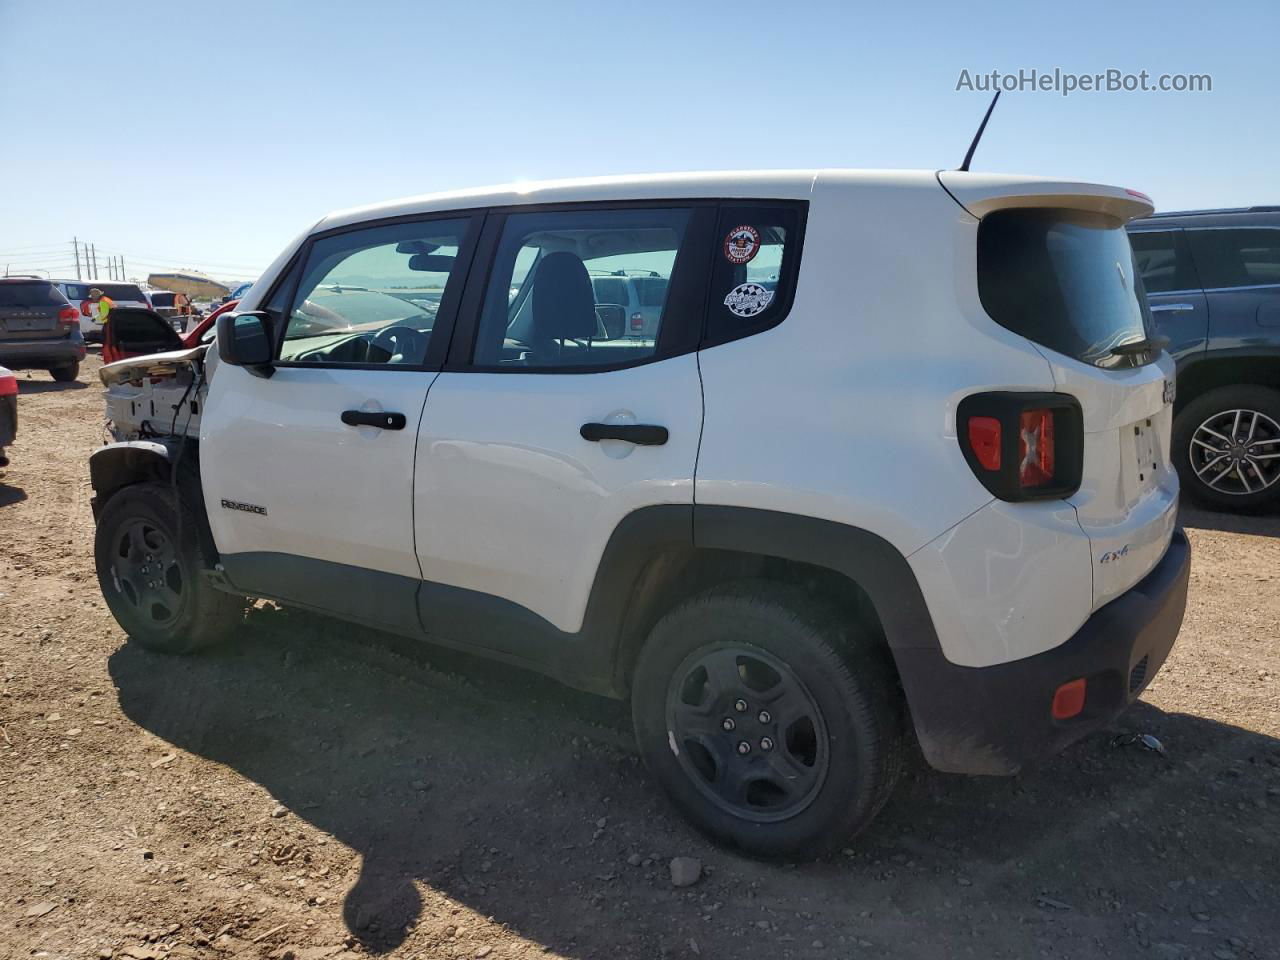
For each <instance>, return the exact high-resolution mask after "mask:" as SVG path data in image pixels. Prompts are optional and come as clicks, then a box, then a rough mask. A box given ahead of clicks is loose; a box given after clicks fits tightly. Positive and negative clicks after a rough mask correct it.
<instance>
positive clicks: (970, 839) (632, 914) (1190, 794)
mask: <svg viewBox="0 0 1280 960" xmlns="http://www.w3.org/2000/svg"><path fill="white" fill-rule="evenodd" d="M96 369H97V362H96V360H91V362H90V363H89V364H88V365H87V366H86V368H85V369H84V370H83V372H82V374H81V378H80V379H81V382H80V383H76V384H67V385H63V384H54V383H52V382H51V381H50V380H49V378H48V376H47V375H46V374H43V373H36V374H30V375H21V376H24V377H26V376H29V379H23V380H22V381H21V397H20V400H19V407H20V417H21V424H20V437H19V442H18V445H17V446H15V447H14V448H13V450H12V454H13V457H14V464H13V466H11V467H10V468H9V469H8V471H7V475H6V476H5V477H4V478H3V480H2V481H0V678H2V680H3V684H2V690H3V692H2V694H0V725H2V726H0V730H2V731H3V737H2V738H0V796H2V797H3V807H2V808H0V956H3V957H30V956H36V957H43V956H49V957H90V958H94V957H99V956H102V957H108V956H112V955H113V954H114V956H115V957H132V958H136V960H146V958H158V957H163V956H166V955H169V956H174V957H191V956H208V957H225V956H245V957H276V958H283V957H284V956H285V955H286V953H288V952H290V951H291V952H292V953H293V955H294V956H295V957H296V958H297V960H317V958H321V957H330V956H345V957H350V956H353V955H355V954H364V955H369V954H391V955H394V956H396V957H467V958H471V957H475V958H481V957H486V956H487V957H490V958H492V960H499V958H510V957H522V956H528V957H532V956H539V955H544V954H550V955H553V956H558V957H572V958H644V960H649V958H659V957H681V958H687V957H706V958H721V957H732V958H734V960H749V958H770V960H772V958H786V957H842V958H844V957H886V956H892V957H913V958H925V957H976V958H996V957H1010V958H1015V957H1016V958H1026V957H1071V958H1088V957H1124V958H1127V957H1148V956H1150V957H1155V958H1161V960H1171V958H1181V957H1187V958H1190V957H1206V958H1208V957H1213V958H1218V960H1230V958H1232V957H1240V958H1244V957H1253V958H1275V957H1280V915H1278V912H1277V900H1278V899H1280V868H1278V867H1277V864H1276V861H1277V858H1278V856H1280V739H1278V738H1280V640H1278V636H1277V635H1278V634H1280V518H1277V517H1269V518H1251V519H1245V520H1241V519H1234V518H1231V517H1227V516H1221V515H1216V514H1204V513H1199V512H1192V511H1186V513H1185V515H1184V520H1185V522H1186V524H1187V526H1188V527H1189V528H1190V534H1191V539H1192V544H1193V547H1194V550H1195V556H1194V570H1193V574H1192V577H1193V580H1192V597H1191V600H1190V605H1189V608H1188V613H1187V621H1186V625H1185V626H1184V628H1183V632H1182V637H1181V639H1180V641H1179V645H1178V647H1177V648H1176V649H1175V651H1174V654H1173V656H1172V658H1171V660H1170V661H1169V664H1168V665H1167V666H1166V668H1165V670H1164V672H1163V673H1162V674H1161V675H1160V676H1159V677H1158V678H1157V679H1156V681H1155V683H1154V684H1153V686H1152V687H1151V689H1150V690H1149V691H1148V692H1147V694H1146V696H1145V697H1144V698H1143V699H1144V702H1143V703H1141V704H1139V705H1138V706H1137V707H1135V708H1134V709H1133V710H1132V711H1130V713H1129V714H1128V715H1126V716H1125V717H1124V718H1123V719H1122V721H1121V728H1122V729H1124V730H1127V731H1142V732H1150V733H1153V734H1155V735H1156V736H1158V737H1159V738H1160V739H1161V740H1162V741H1163V742H1164V744H1165V745H1166V747H1167V749H1168V758H1167V759H1164V758H1161V757H1160V756H1158V755H1156V754H1155V753H1152V752H1150V751H1147V750H1144V749H1141V748H1139V747H1134V746H1129V747H1120V748H1114V747H1112V746H1111V744H1110V741H1111V736H1110V735H1107V734H1104V735H1099V736H1095V737H1093V738H1090V739H1088V740H1087V741H1085V742H1083V743H1081V744H1079V745H1077V746H1075V747H1074V748H1072V749H1070V750H1069V751H1068V752H1067V753H1066V754H1065V755H1063V756H1061V757H1058V758H1056V759H1054V760H1052V761H1050V762H1048V763H1046V764H1044V765H1043V766H1041V767H1039V768H1038V769H1036V770H1034V771H1031V772H1028V773H1026V774H1025V775H1024V776H1021V777H1018V778H1015V779H1009V780H992V779H968V778H962V777H948V776H942V775H938V774H934V773H932V772H929V771H927V770H925V769H923V768H920V767H918V766H917V768H916V769H915V770H913V772H912V773H911V775H910V776H909V777H908V778H907V779H906V781H905V782H904V783H903V785H902V787H901V789H900V790H899V792H898V793H897V794H896V795H895V797H894V798H893V799H892V800H891V801H890V806H889V809H888V810H887V812H886V813H885V814H884V815H882V817H881V819H880V820H879V821H878V822H877V824H876V825H875V826H874V827H873V828H872V830H871V831H870V832H869V833H867V834H866V835H865V836H863V837H862V838H860V839H859V840H858V841H857V842H856V844H855V845H854V846H853V847H851V848H850V849H848V850H846V851H844V853H843V855H841V856H837V857H835V858H834V859H832V860H830V861H827V862H821V863H814V864H806V865H800V866H787V865H769V864H760V863H755V862H752V861H749V860H744V859H741V858H739V857H737V856H734V855H732V854H729V853H726V852H724V851H722V850H719V849H717V848H715V847H713V846H711V845H709V844H707V843H706V842H704V841H703V840H702V839H701V838H700V837H698V836H697V835H695V834H693V833H692V832H691V831H690V830H689V829H687V828H686V827H685V826H684V825H683V823H682V822H680V821H679V820H678V819H676V818H675V817H674V816H673V815H672V814H671V813H670V812H669V811H668V810H667V809H666V808H665V806H664V805H663V803H662V802H661V800H660V799H659V798H658V796H657V794H656V791H655V789H654V788H653V787H652V786H651V784H650V782H649V781H648V779H647V778H646V776H645V773H644V771H643V769H642V768H641V767H640V765H639V763H638V760H637V758H636V757H635V755H634V753H633V751H632V748H631V746H630V742H629V736H630V732H629V721H628V714H627V710H626V708H625V707H624V706H623V705H620V704H614V703H611V702H608V701H603V700H599V699H597V698H593V697H590V696H586V695H579V694H576V693H573V692H571V691H568V690H565V689H563V688H561V687H559V686H557V685H556V684H554V683H551V682H550V681H544V680H541V679H538V678H534V677H531V676H529V675H525V674H521V673H518V672H516V671H513V670H508V669H505V668H499V667H495V666H493V665H489V664H483V663H480V662H478V661H473V660H471V659H469V658H464V657H461V656H459V655H456V654H444V653H441V652H440V651H437V650H433V649H430V648H426V647H422V646H419V645H416V644H412V643H408V642H405V641H398V640H393V639H389V638H387V637H384V636H381V635H378V634H373V633H369V632H366V631H361V630H359V629H357V628H353V627H349V626H344V625H338V624H332V623H328V622H326V621H322V620H320V619H318V618H316V617H313V616H310V615H306V614H300V613H296V612H290V611H285V610H280V609H277V608H275V607H271V606H267V605H260V606H259V607H257V608H255V609H254V610H253V611H252V612H251V614H250V617H249V621H248V624H247V626H246V628H245V629H244V631H243V636H242V637H241V639H239V640H238V641H237V642H236V643H235V644H234V645H232V646H231V647H230V648H228V649H223V650H220V651H218V652H216V653H214V654H211V655H206V656H199V657H195V658H189V659H170V658H165V657H160V656H156V655H152V654H148V653H145V652H142V651H139V650H137V649H134V648H132V647H130V646H128V645H126V644H125V642H124V637H123V635H122V634H121V632H120V630H119V629H118V628H117V626H116V624H115V622H114V621H113V620H112V619H111V617H110V616H109V615H108V613H107V612H106V608H105V607H104V605H103V603H102V602H101V600H100V599H99V594H98V588H97V585H96V583H95V580H94V576H93V567H92V559H91V544H92V536H93V523H92V518H91V515H90V511H89V495H90V489H89V483H88V474H87V469H86V457H87V455H88V453H89V452H90V451H91V450H92V449H93V447H94V446H95V445H96V444H97V443H98V442H100V440H101V437H102V424H101V409H102V407H101V401H100V396H99V390H98V387H97V378H96ZM674 856H690V857H697V858H700V859H701V861H702V862H703V864H704V865H705V873H704V876H703V877H702V879H701V881H700V882H698V883H697V884H695V885H693V886H691V887H688V888H684V889H675V888H673V886H672V884H671V880H670V876H669V870H668V861H669V860H670V858H671V857H674Z"/></svg>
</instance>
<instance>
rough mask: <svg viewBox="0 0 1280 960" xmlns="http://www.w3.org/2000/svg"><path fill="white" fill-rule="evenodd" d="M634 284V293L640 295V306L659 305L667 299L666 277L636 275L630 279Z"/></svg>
mask: <svg viewBox="0 0 1280 960" xmlns="http://www.w3.org/2000/svg"><path fill="white" fill-rule="evenodd" d="M631 282H632V283H634V284H635V285H636V294H637V295H638V296H639V297H640V306H642V307H660V306H662V305H663V304H664V303H665V302H666V300H667V284H668V283H669V282H670V281H668V280H667V278H666V277H636V278H635V279H634V280H632V281H631Z"/></svg>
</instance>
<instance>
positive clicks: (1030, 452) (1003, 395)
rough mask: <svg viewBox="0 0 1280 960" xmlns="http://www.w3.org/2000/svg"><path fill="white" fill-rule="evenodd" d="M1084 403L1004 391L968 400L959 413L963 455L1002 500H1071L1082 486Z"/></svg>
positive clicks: (1063, 397) (1052, 395)
mask: <svg viewBox="0 0 1280 960" xmlns="http://www.w3.org/2000/svg"><path fill="white" fill-rule="evenodd" d="M1082 428H1083V423H1082V419H1081V410H1080V404H1079V402H1078V401H1076V400H1075V399H1074V398H1073V397H1070V396H1067V395H1065V394H1058V393H1032V392H1030V391H1028V392H1026V393H1020V392H1017V391H1003V392H995V393H976V394H973V395H972V396H969V397H965V398H964V400H962V401H961V402H960V405H959V406H958V407H957V409H956V432H957V434H958V436H957V439H958V440H959V441H960V448H961V451H962V452H963V453H964V457H965V460H966V461H968V464H969V467H970V469H972V470H973V473H974V475H975V476H976V477H977V478H978V480H979V481H980V482H981V483H982V485H983V486H984V487H986V488H987V490H989V491H990V492H991V493H992V494H994V495H995V496H997V497H999V498H1000V499H1001V500H1007V501H1010V502H1014V501H1018V500H1044V499H1048V498H1051V497H1063V498H1065V497H1069V496H1070V495H1071V494H1073V493H1075V491H1076V490H1078V489H1079V488H1080V477H1081V470H1082V464H1083V454H1084V431H1083V429H1082Z"/></svg>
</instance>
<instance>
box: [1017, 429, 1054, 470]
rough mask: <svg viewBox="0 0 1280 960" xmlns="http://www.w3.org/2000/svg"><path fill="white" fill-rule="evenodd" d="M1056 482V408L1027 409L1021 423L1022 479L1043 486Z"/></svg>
mask: <svg viewBox="0 0 1280 960" xmlns="http://www.w3.org/2000/svg"><path fill="white" fill-rule="evenodd" d="M1052 481H1053V411H1052V410H1023V411H1022V416H1021V417H1019V423H1018V482H1019V483H1021V484H1022V485H1023V486H1024V487H1043V486H1044V485H1045V484H1047V483H1051V482H1052Z"/></svg>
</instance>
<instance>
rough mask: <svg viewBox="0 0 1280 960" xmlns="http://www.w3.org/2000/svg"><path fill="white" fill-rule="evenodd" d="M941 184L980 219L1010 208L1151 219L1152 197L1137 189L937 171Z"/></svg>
mask: <svg viewBox="0 0 1280 960" xmlns="http://www.w3.org/2000/svg"><path fill="white" fill-rule="evenodd" d="M938 182H939V183H940V184H941V185H942V189H944V190H946V191H947V193H949V194H951V197H952V199H953V200H955V202H956V203H958V204H960V206H962V207H964V209H966V210H968V211H969V212H970V213H971V214H973V215H974V216H975V217H977V218H978V219H979V220H981V219H982V218H983V217H985V216H986V215H987V214H988V213H991V212H992V211H994V210H1005V209H1008V208H1010V207H1060V208H1065V209H1068V210H1087V211H1090V212H1092V213H1102V214H1106V215H1107V216H1111V217H1116V218H1117V219H1119V220H1121V221H1122V222H1128V221H1130V220H1136V219H1138V218H1139V217H1149V216H1151V214H1152V213H1154V212H1155V206H1154V205H1153V204H1152V203H1151V198H1150V197H1148V196H1147V195H1146V194H1145V193H1140V192H1139V191H1137V190H1128V189H1125V188H1124V187H1110V186H1106V185H1104V184H1100V183H1080V182H1079V181H1074V180H1045V179H1043V178H1041V177H1018V176H1010V175H1009V174H996V173H962V172H960V171H959V170H940V171H938Z"/></svg>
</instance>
